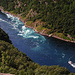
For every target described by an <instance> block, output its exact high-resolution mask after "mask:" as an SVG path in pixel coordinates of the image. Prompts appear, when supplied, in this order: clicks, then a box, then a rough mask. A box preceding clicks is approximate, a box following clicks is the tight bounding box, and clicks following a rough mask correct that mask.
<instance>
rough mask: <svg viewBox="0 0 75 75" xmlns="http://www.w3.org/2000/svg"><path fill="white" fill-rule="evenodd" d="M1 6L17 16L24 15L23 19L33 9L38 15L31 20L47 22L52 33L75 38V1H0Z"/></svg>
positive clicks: (30, 18)
mask: <svg viewBox="0 0 75 75" xmlns="http://www.w3.org/2000/svg"><path fill="white" fill-rule="evenodd" d="M0 6H2V7H4V10H8V11H13V13H16V14H21V13H22V15H21V16H22V17H23V18H24V17H26V15H27V14H28V13H29V11H30V10H31V9H33V12H34V11H36V12H37V13H38V14H37V15H35V16H33V17H30V16H29V18H28V19H29V20H32V21H35V20H37V19H41V21H44V22H47V25H45V28H48V29H51V30H52V32H58V33H63V34H64V35H65V34H70V35H71V36H72V37H73V38H75V21H74V20H75V17H74V15H75V0H66V1H64V0H60V1H59V0H56V2H54V0H3V1H2V0H0ZM49 25H52V26H49Z"/></svg>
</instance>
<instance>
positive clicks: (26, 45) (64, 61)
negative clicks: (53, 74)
mask: <svg viewBox="0 0 75 75" xmlns="http://www.w3.org/2000/svg"><path fill="white" fill-rule="evenodd" d="M0 27H1V28H2V29H3V30H4V31H5V32H6V33H8V35H9V37H10V40H11V41H12V43H13V45H14V46H15V47H16V48H18V49H19V51H22V52H23V53H26V54H27V56H29V57H30V58H31V59H32V60H33V61H34V62H35V63H39V64H40V65H48V66H50V65H60V66H64V67H67V69H68V70H70V71H71V72H75V68H73V67H71V66H70V65H69V64H68V61H69V60H71V61H73V62H75V44H72V43H67V42H64V41H61V40H58V39H55V38H48V37H45V36H42V35H40V34H37V33H35V31H34V30H32V29H29V28H26V27H25V26H24V24H23V23H22V22H21V21H20V20H19V19H18V18H16V17H13V16H11V15H9V14H3V13H1V12H0Z"/></svg>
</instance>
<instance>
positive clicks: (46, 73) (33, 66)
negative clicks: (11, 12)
mask: <svg viewBox="0 0 75 75" xmlns="http://www.w3.org/2000/svg"><path fill="white" fill-rule="evenodd" d="M0 31H1V32H2V33H0V34H1V35H3V34H5V32H4V31H3V30H2V29H1V28H0ZM7 37H8V35H7ZM7 37H6V38H7ZM8 39H9V38H8ZM9 41H10V40H9ZM0 73H11V74H15V75H75V74H74V73H70V71H68V70H67V69H66V68H64V67H59V66H46V65H45V66H40V65H39V64H37V63H34V62H33V61H32V60H31V59H30V58H29V57H28V56H27V55H26V54H24V53H22V52H20V51H19V50H18V49H17V48H15V47H14V46H13V45H12V44H11V43H8V42H5V39H3V41H2V39H1V38H0Z"/></svg>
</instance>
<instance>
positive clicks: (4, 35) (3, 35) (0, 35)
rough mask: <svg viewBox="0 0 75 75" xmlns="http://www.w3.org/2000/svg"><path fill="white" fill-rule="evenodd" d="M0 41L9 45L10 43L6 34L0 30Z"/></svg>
mask: <svg viewBox="0 0 75 75" xmlns="http://www.w3.org/2000/svg"><path fill="white" fill-rule="evenodd" d="M0 40H4V41H6V42H9V43H11V41H10V40H9V36H8V34H7V33H5V32H4V31H3V30H2V29H1V28H0Z"/></svg>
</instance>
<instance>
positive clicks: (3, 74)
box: [0, 73, 14, 75]
mask: <svg viewBox="0 0 75 75" xmlns="http://www.w3.org/2000/svg"><path fill="white" fill-rule="evenodd" d="M0 75H14V74H7V73H0Z"/></svg>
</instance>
